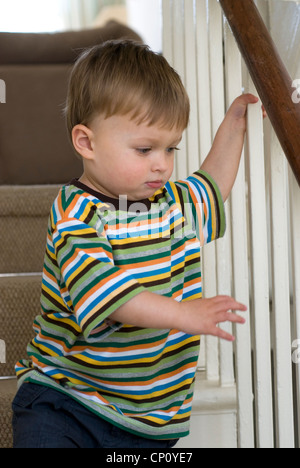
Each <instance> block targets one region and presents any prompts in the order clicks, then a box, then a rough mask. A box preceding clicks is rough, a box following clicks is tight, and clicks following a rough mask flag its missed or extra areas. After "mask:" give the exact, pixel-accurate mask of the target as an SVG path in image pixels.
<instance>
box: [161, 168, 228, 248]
mask: <svg viewBox="0 0 300 468" xmlns="http://www.w3.org/2000/svg"><path fill="white" fill-rule="evenodd" d="M168 190H170V192H171V196H172V198H173V200H174V201H175V203H176V204H177V205H180V208H181V210H182V213H183V214H184V217H185V218H186V222H187V224H191V225H192V226H193V227H192V230H193V232H194V233H195V235H196V236H197V237H198V239H199V240H200V243H201V245H202V246H203V245H205V244H208V243H209V242H212V241H214V240H216V239H219V238H221V237H223V236H224V234H225V230H226V217H225V207H224V202H223V199H222V195H221V192H220V190H219V187H218V186H217V184H216V182H215V181H214V180H213V178H212V177H211V176H210V175H209V174H207V173H206V172H204V171H198V172H195V173H194V174H193V175H192V176H190V177H188V178H187V179H186V180H183V181H178V182H176V183H174V184H173V183H170V184H169V187H168Z"/></svg>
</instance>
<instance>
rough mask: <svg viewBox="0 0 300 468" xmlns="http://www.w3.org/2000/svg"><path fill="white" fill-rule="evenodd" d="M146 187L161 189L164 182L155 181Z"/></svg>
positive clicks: (148, 183)
mask: <svg viewBox="0 0 300 468" xmlns="http://www.w3.org/2000/svg"><path fill="white" fill-rule="evenodd" d="M146 185H148V187H150V188H153V189H159V188H161V187H162V186H163V181H162V180H155V181H153V182H147V183H146Z"/></svg>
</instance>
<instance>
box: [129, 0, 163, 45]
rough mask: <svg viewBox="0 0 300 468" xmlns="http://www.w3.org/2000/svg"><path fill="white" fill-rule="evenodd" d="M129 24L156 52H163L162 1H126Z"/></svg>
mask: <svg viewBox="0 0 300 468" xmlns="http://www.w3.org/2000/svg"><path fill="white" fill-rule="evenodd" d="M126 4H127V9H128V24H129V26H131V27H132V28H133V29H134V30H135V31H136V32H137V33H138V34H140V36H141V37H142V38H143V40H144V41H145V43H146V44H148V45H149V46H150V47H151V48H152V50H154V51H155V52H162V16H161V0H126Z"/></svg>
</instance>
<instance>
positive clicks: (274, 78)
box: [219, 0, 300, 186]
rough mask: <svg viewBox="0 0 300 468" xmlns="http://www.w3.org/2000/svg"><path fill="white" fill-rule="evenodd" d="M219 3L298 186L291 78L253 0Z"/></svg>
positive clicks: (299, 150) (299, 137) (297, 121)
mask: <svg viewBox="0 0 300 468" xmlns="http://www.w3.org/2000/svg"><path fill="white" fill-rule="evenodd" d="M219 2H220V4H221V6H222V8H223V11H224V13H225V16H226V18H227V20H228V23H229V25H230V27H231V29H232V32H233V34H234V36H235V39H236V41H237V43H238V46H239V49H240V51H241V54H242V56H243V58H244V60H245V62H246V64H247V67H248V69H249V72H250V75H251V77H252V80H253V82H254V84H255V86H256V89H257V91H258V93H259V96H260V98H261V100H262V103H263V105H264V106H265V108H266V110H267V112H268V115H269V118H270V120H271V123H272V125H273V127H274V130H275V132H276V134H277V136H278V139H279V141H280V143H281V146H282V148H283V150H284V152H285V154H286V157H287V159H288V161H289V163H290V165H291V167H292V170H293V172H294V174H295V177H296V179H297V181H298V184H299V186H300V104H297V103H295V102H293V98H292V97H293V94H294V92H295V89H294V87H293V81H292V79H291V77H290V75H289V73H288V71H287V69H286V67H285V65H284V64H283V62H282V60H281V58H280V55H279V53H278V51H277V49H276V46H275V44H274V42H273V40H272V38H271V36H270V34H269V32H268V30H267V28H266V25H265V24H264V21H263V19H262V17H261V15H260V13H259V11H258V9H257V7H256V5H255V3H254V0H219ZM299 78H300V77H299Z"/></svg>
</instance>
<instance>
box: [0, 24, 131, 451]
mask: <svg viewBox="0 0 300 468" xmlns="http://www.w3.org/2000/svg"><path fill="white" fill-rule="evenodd" d="M116 38H131V39H134V40H140V38H139V36H137V35H136V34H135V33H134V32H133V31H132V30H130V29H128V28H126V27H125V26H123V25H120V24H118V23H116V22H109V23H108V24H107V25H106V26H105V27H103V28H100V29H95V30H87V31H80V32H66V33H56V34H9V33H0V80H4V81H5V84H6V103H3V104H0V345H1V346H0V350H1V352H2V354H1V353H0V448H10V447H12V425H11V417H12V411H11V403H12V400H13V397H14V395H15V393H16V389H17V383H16V380H15V379H14V378H13V375H14V365H15V363H16V361H17V360H18V359H20V358H22V357H23V358H26V345H27V343H28V342H29V340H30V338H31V336H32V323H33V318H34V317H35V316H36V315H38V314H39V311H40V306H39V298H40V289H41V270H42V265H43V257H44V251H45V241H46V230H47V220H48V215H49V211H50V207H51V204H52V203H53V200H54V198H55V196H56V194H57V192H58V189H59V185H61V184H64V183H66V182H68V181H70V180H71V179H72V178H73V177H77V176H80V174H81V170H82V167H81V163H80V161H79V160H78V159H77V158H76V156H75V154H74V152H73V149H72V147H71V144H70V143H69V141H68V136H67V131H66V126H65V121H64V118H63V107H64V102H65V97H66V90H67V83H68V77H69V73H70V70H71V67H72V65H73V63H74V61H75V59H76V57H77V56H78V54H79V53H80V51H81V50H82V49H83V48H85V47H89V46H92V45H95V44H98V43H101V42H103V41H106V40H108V39H116ZM3 344H4V345H5V349H4V351H5V356H3Z"/></svg>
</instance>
